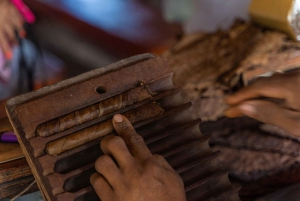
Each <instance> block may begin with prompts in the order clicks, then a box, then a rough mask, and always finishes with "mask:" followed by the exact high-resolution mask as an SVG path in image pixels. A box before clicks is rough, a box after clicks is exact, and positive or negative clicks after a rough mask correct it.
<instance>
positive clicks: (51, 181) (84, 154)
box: [7, 54, 239, 201]
mask: <svg viewBox="0 0 300 201" xmlns="http://www.w3.org/2000/svg"><path fill="white" fill-rule="evenodd" d="M139 88H142V89H143V90H144V91H142V92H141V94H142V93H145V90H146V91H147V93H149V94H150V95H151V96H149V97H147V98H146V99H141V100H139V101H134V102H132V103H130V104H127V105H126V106H120V107H119V106H118V108H117V109H116V110H111V109H108V108H113V107H114V106H113V104H112V103H110V104H108V102H107V101H109V100H113V103H117V104H119V102H118V101H116V102H115V100H116V97H117V99H118V97H120V96H126V97H127V96H128V97H129V94H130V92H131V91H134V90H137V89H139ZM140 96H141V95H140V94H138V95H137V96H136V95H134V99H136V98H138V99H139V97H140ZM95 104H96V105H97V107H102V106H103V108H100V109H103V110H108V111H109V113H104V115H102V116H100V113H101V112H100V111H99V116H97V117H96V118H93V119H89V120H87V121H83V119H84V117H86V115H91V113H92V112H93V111H90V112H88V113H82V111H86V110H87V109H86V108H90V107H92V108H93V106H94V105H95ZM98 105H99V106H98ZM101 105H102V106H101ZM121 105H123V102H122V104H121ZM191 109H192V106H191V104H190V103H183V102H182V99H181V90H180V88H174V86H173V83H172V71H171V70H170V69H169V68H168V65H167V62H166V60H165V59H163V58H160V57H153V55H150V54H143V55H138V56H135V57H131V58H128V59H126V60H121V61H119V62H117V63H114V64H111V65H109V66H106V67H105V68H100V69H96V70H94V71H90V72H87V73H85V74H82V75H80V76H77V77H75V78H72V79H69V80H65V81H63V82H60V83H58V84H56V85H52V86H49V87H45V88H42V89H41V90H38V91H35V92H31V93H28V94H25V95H21V96H18V97H15V98H13V99H10V100H9V101H8V104H7V112H8V115H9V118H10V121H11V122H12V124H13V127H14V130H15V132H16V133H17V135H18V138H19V141H20V144H21V147H22V150H23V152H24V154H25V156H26V159H27V161H28V163H29V165H30V167H31V169H32V171H33V173H34V176H35V178H36V181H37V183H38V185H39V188H40V189H41V191H42V192H43V194H44V197H45V199H46V200H49V201H50V200H51V201H74V200H75V201H79V200H89V201H93V200H99V198H98V197H97V196H96V194H95V192H94V190H93V188H92V187H91V185H90V183H89V178H90V175H91V174H93V173H94V172H95V169H94V162H95V160H96V159H97V158H98V157H99V156H101V155H102V154H103V153H102V151H101V149H100V148H99V143H100V141H101V139H102V138H103V137H104V136H101V135H100V136H98V135H97V136H98V137H97V138H95V139H94V138H93V139H92V138H90V137H92V135H93V134H95V133H97V132H106V131H107V130H108V133H107V134H115V133H114V131H113V130H110V129H107V127H109V126H110V125H111V118H112V116H113V114H115V113H122V114H124V115H125V116H126V115H129V114H133V115H132V116H130V115H129V116H127V117H128V118H129V119H130V121H131V122H132V123H133V126H134V127H135V129H136V130H137V132H138V133H139V134H140V135H141V136H142V137H143V138H144V139H145V142H146V144H147V145H148V147H149V149H150V151H151V152H152V153H155V154H161V155H163V156H164V157H165V158H166V160H167V161H168V162H169V163H170V165H171V166H172V167H173V168H174V169H175V170H176V171H177V172H178V173H179V175H180V176H181V177H182V179H183V181H184V183H185V190H186V194H187V199H188V201H196V200H199V199H201V200H210V201H220V200H231V201H235V200H239V198H238V194H237V191H238V189H239V187H238V186H233V185H231V184H230V182H229V180H228V172H227V171H226V170H224V169H223V167H222V166H220V165H219V164H218V162H217V160H216V158H217V157H218V154H219V152H212V150H211V149H210V148H209V145H208V138H207V137H204V136H203V135H202V134H201V133H200V130H199V123H200V121H201V120H199V119H192V118H191V116H190V111H191ZM96 110H97V109H96ZM101 111H102V110H101ZM155 111H158V112H155ZM102 112H103V111H102ZM73 114H74V115H75V116H74V117H72V118H71V116H72V115H73ZM80 114H84V115H83V116H80ZM70 115H71V116H70ZM76 115H77V117H76ZM78 115H79V116H80V119H81V120H80V121H77V120H78ZM69 117H70V118H69ZM61 119H64V120H66V121H67V122H68V125H69V123H74V122H77V123H75V124H74V125H73V126H71V127H68V128H67V129H65V128H64V125H65V124H64V125H63V122H62V121H61ZM76 119H77V120H76ZM51 122H52V123H53V122H59V124H60V126H59V127H56V126H53V127H51V125H56V124H52V123H51ZM49 125H50V127H47V126H49ZM102 125H106V127H101V126H102ZM98 126H100V127H98ZM44 127H45V128H47V129H45V130H44V131H43V130H41V128H44ZM111 127H112V125H111ZM93 128H97V129H96V131H92V130H91V129H93ZM98 128H101V129H100V130H99V129H98ZM57 129H58V130H57ZM49 130H50V131H49ZM90 130H91V132H90ZM52 131H53V132H52ZM86 131H88V132H86ZM78 134H80V135H78ZM75 135H76V137H75V138H76V139H75V138H74V137H73V136H75ZM86 135H88V136H89V137H88V139H92V140H89V141H84V143H82V141H83V140H84V139H85V136H86ZM95 135H96V134H95ZM69 137H71V142H72V141H76V143H77V142H78V143H79V144H78V145H76V146H74V147H71V148H69V149H66V150H63V149H60V148H58V147H60V145H59V144H58V146H52V148H54V149H55V151H58V152H54V153H52V152H51V149H50V147H51V146H50V145H51V144H52V143H57V142H59V141H60V140H61V139H63V140H64V143H63V145H62V146H64V145H65V144H67V142H68V139H67V138H69ZM166 142H168V143H166ZM56 148H57V149H56ZM212 183H213V184H214V185H211V184H212Z"/></svg>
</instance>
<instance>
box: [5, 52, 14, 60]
mask: <svg viewBox="0 0 300 201" xmlns="http://www.w3.org/2000/svg"><path fill="white" fill-rule="evenodd" d="M5 57H6V58H7V59H9V60H10V59H12V57H13V55H12V52H11V51H7V52H6V53H5Z"/></svg>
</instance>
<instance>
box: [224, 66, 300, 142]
mask: <svg viewBox="0 0 300 201" xmlns="http://www.w3.org/2000/svg"><path fill="white" fill-rule="evenodd" d="M299 92H300V70H297V71H294V72H290V73H285V74H275V75H273V76H272V77H264V78H258V79H257V80H256V81H254V82H253V83H251V84H250V85H249V86H247V87H245V88H243V89H241V90H240V91H238V92H237V93H235V94H233V95H231V96H229V97H228V98H227V99H226V100H225V102H226V103H227V104H228V105H230V106H231V107H229V108H228V109H227V110H226V111H225V116H227V117H230V118H235V117H240V116H244V115H246V116H249V117H252V118H254V119H257V120H259V121H261V122H264V123H269V124H272V125H275V126H278V127H280V128H282V129H284V130H285V131H287V132H289V133H290V134H291V135H294V136H296V137H300V93H299ZM261 98H275V99H281V100H283V101H281V104H279V103H275V102H272V101H268V100H263V99H261Z"/></svg>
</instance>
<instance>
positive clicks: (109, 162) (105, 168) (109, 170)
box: [95, 155, 121, 187]
mask: <svg viewBox="0 0 300 201" xmlns="http://www.w3.org/2000/svg"><path fill="white" fill-rule="evenodd" d="M95 169H96V171H97V172H99V173H100V174H101V175H103V176H104V177H105V178H106V180H107V181H108V183H109V184H110V185H111V186H112V187H114V186H115V185H116V184H117V183H118V182H120V179H121V171H120V169H119V168H118V167H117V165H116V163H115V162H114V161H113V159H112V158H111V157H110V156H108V155H103V156H101V157H99V158H98V159H97V160H96V162H95Z"/></svg>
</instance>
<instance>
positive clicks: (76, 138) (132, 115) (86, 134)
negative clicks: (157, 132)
mask: <svg viewBox="0 0 300 201" xmlns="http://www.w3.org/2000/svg"><path fill="white" fill-rule="evenodd" d="M163 112H164V110H163V109H162V108H161V107H159V106H158V105H157V104H156V103H149V104H146V105H143V106H140V107H138V108H135V109H133V110H130V111H128V112H125V113H123V115H124V116H125V117H127V118H128V120H129V121H130V122H131V123H132V124H134V123H137V122H139V121H142V120H145V119H148V118H151V117H154V116H157V115H161V114H162V113H163ZM113 131H114V128H113V125H112V119H108V120H106V121H104V122H101V123H98V124H96V125H94V126H91V127H88V128H86V129H83V130H79V131H77V132H75V133H72V134H70V135H68V136H65V137H62V138H59V139H57V140H54V141H52V142H49V143H48V144H47V145H46V152H47V153H48V154H49V155H52V156H55V155H58V154H61V153H63V152H66V151H68V150H71V149H74V148H76V147H78V146H80V145H83V144H85V143H88V142H91V141H93V140H95V139H97V138H100V137H103V136H105V135H108V134H110V133H112V132H113Z"/></svg>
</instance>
